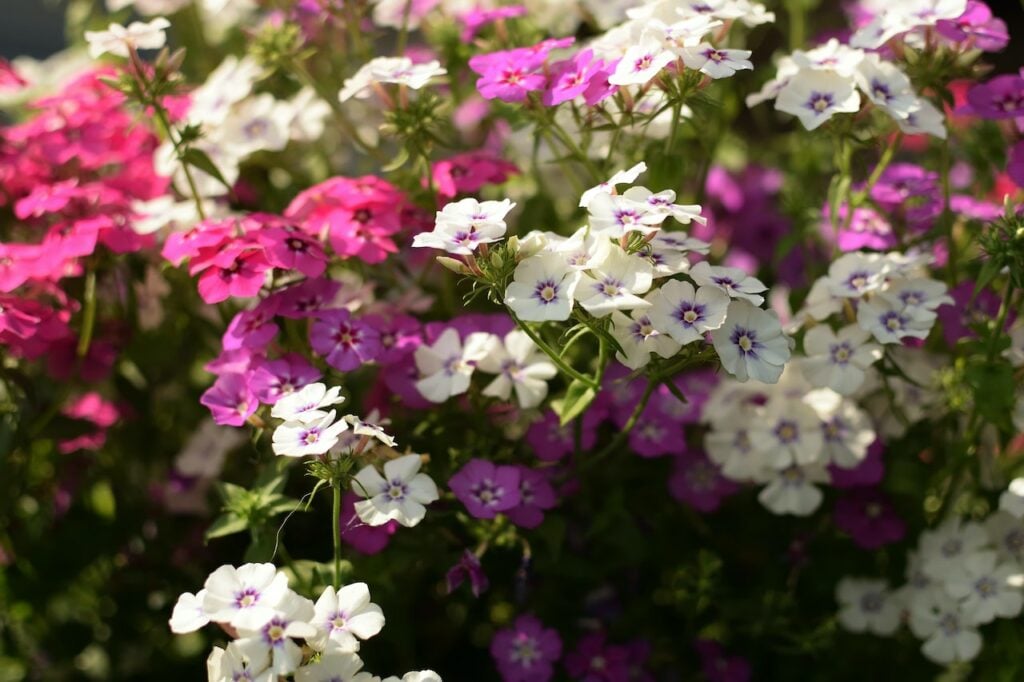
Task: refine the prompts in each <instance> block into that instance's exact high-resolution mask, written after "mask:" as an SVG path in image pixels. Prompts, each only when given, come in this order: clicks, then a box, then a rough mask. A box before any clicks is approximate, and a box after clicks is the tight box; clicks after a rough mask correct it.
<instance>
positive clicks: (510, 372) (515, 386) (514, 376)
mask: <svg viewBox="0 0 1024 682" xmlns="http://www.w3.org/2000/svg"><path fill="white" fill-rule="evenodd" d="M479 369H480V371H481V372H488V373H490V374H497V375H498V376H497V378H495V379H494V381H492V382H491V383H489V384H488V385H487V387H486V388H484V390H483V394H484V395H489V396H493V397H495V398H498V399H500V400H508V399H509V397H510V396H511V395H512V391H513V390H514V391H515V394H516V400H517V401H518V403H519V407H521V408H523V409H528V408H531V407H537V406H538V405H540V404H541V403H542V402H543V401H544V398H546V397H547V395H548V380H549V379H552V378H554V377H555V375H557V374H558V369H556V368H555V366H554V365H553V364H551V361H550V360H549V359H548V356H547V355H545V354H544V353H543V351H541V349H540V348H538V347H537V344H535V343H534V342H533V341H532V340H531V339H530V337H529V336H527V335H526V332H524V331H522V330H520V329H513V330H512V331H510V332H509V333H508V334H506V335H505V339H504V343H500V344H494V346H493V350H492V352H490V353H488V354H487V356H485V357H484V358H482V359H481V360H480V364H479Z"/></svg>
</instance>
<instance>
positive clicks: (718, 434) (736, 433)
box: [704, 415, 767, 481]
mask: <svg viewBox="0 0 1024 682" xmlns="http://www.w3.org/2000/svg"><path fill="white" fill-rule="evenodd" d="M742 416H743V419H741V418H740V417H736V418H734V419H732V420H729V421H728V422H719V423H716V424H715V425H714V428H713V429H712V430H711V431H709V432H708V433H707V435H706V436H704V449H705V450H707V453H708V459H710V460H711V461H712V462H714V463H715V464H717V465H718V466H719V467H720V468H721V469H722V475H723V476H725V477H726V478H728V479H730V480H733V481H757V480H762V479H763V478H764V475H765V471H766V470H767V466H766V465H765V462H764V458H763V457H761V456H760V455H759V454H758V453H757V451H756V450H755V448H754V443H753V440H752V438H751V433H750V430H749V429H748V428H747V427H746V422H747V419H746V417H747V416H748V415H742Z"/></svg>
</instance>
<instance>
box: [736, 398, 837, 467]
mask: <svg viewBox="0 0 1024 682" xmlns="http://www.w3.org/2000/svg"><path fill="white" fill-rule="evenodd" d="M750 438H751V442H752V443H753V445H754V451H755V452H757V453H758V454H759V456H760V457H762V458H763V461H765V462H766V463H768V464H769V465H770V466H772V467H773V468H776V469H781V468H784V467H787V466H790V465H793V464H797V465H808V464H812V463H815V462H819V461H820V460H821V455H822V449H823V447H824V442H823V435H822V430H821V422H820V420H819V418H818V414H817V413H816V412H815V411H814V410H812V409H811V408H810V407H809V406H807V405H805V404H804V403H802V402H797V401H789V400H784V399H776V400H773V401H772V402H770V403H769V404H768V407H767V408H766V410H765V411H764V412H763V413H762V414H759V415H758V416H757V419H756V421H754V423H753V424H751V427H750Z"/></svg>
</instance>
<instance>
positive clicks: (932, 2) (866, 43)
mask: <svg viewBox="0 0 1024 682" xmlns="http://www.w3.org/2000/svg"><path fill="white" fill-rule="evenodd" d="M966 9H967V0H909V1H908V2H899V3H892V4H889V5H886V6H885V8H884V9H883V10H882V11H881V12H880V13H879V14H878V15H877V16H876V17H875V18H874V19H873V20H872V21H871V22H870V23H868V24H866V25H864V26H862V27H860V28H859V29H857V30H856V31H855V32H854V34H853V36H851V37H850V45H852V46H853V47H859V48H864V49H867V50H870V49H875V48H878V47H881V46H882V45H884V44H885V43H887V42H888V41H889V39H891V38H893V37H895V36H897V35H899V34H901V33H906V32H907V31H911V30H914V29H916V28H918V27H922V26H934V25H935V24H936V23H937V22H939V21H942V20H949V19H956V18H957V17H959V16H960V15H962V14H963V13H964V10H966Z"/></svg>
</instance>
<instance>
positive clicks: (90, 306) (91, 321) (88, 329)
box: [76, 268, 96, 360]
mask: <svg viewBox="0 0 1024 682" xmlns="http://www.w3.org/2000/svg"><path fill="white" fill-rule="evenodd" d="M83 305H84V306H85V307H84V308H83V310H82V333H81V334H80V335H79V337H78V348H77V349H76V355H77V356H78V358H79V360H81V359H82V358H84V357H85V356H86V355H88V354H89V346H90V345H91V344H92V333H93V329H94V328H95V326H96V271H95V270H93V269H92V268H89V270H88V271H87V272H86V273H85V293H84V301H83Z"/></svg>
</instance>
